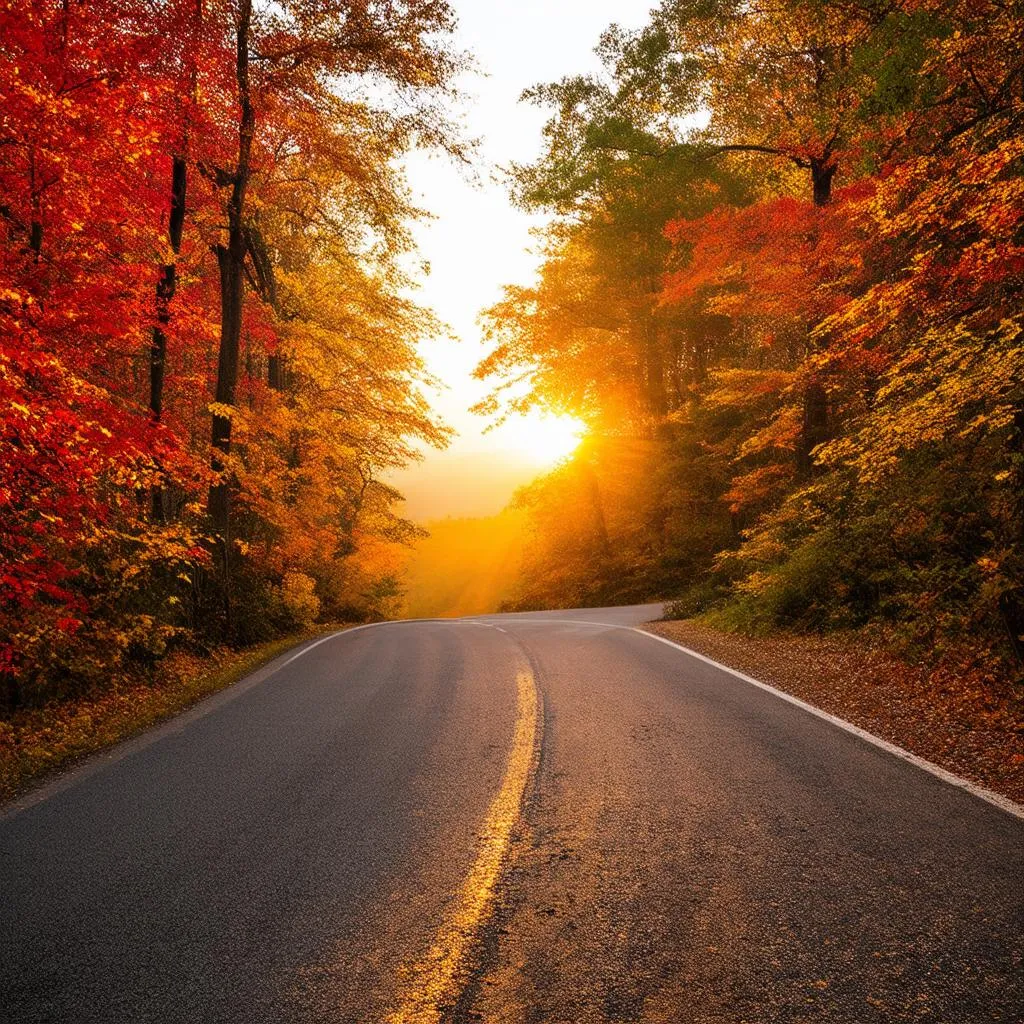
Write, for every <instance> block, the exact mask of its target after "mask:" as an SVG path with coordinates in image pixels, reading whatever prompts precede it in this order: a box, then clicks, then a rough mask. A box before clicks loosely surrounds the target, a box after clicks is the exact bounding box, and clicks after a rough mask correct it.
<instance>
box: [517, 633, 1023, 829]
mask: <svg viewBox="0 0 1024 1024" xmlns="http://www.w3.org/2000/svg"><path fill="white" fill-rule="evenodd" d="M518 621H520V622H522V623H529V622H536V623H544V624H554V623H562V624H564V625H574V626H603V627H604V628H606V629H628V630H630V632H633V633H639V634H640V635H641V636H645V637H648V638H649V639H651V640H657V641H658V642H659V643H663V644H667V645H668V646H669V647H674V648H675V649H676V650H677V651H682V652H683V654H687V655H689V656H690V657H691V658H696V659H697V660H698V661H702V662H704V664H706V665H711V666H712V667H713V668H717V669H718V670H719V671H721V672H726V673H728V674H729V675H731V676H733V677H734V678H736V679H741V680H742V681H743V682H745V683H749V684H750V685H751V686H756V687H757V688H758V689H759V690H764V691H766V692H767V693H771V694H774V695H775V696H776V697H778V698H779V699H780V700H784V701H786V702H787V703H788V704H793V705H795V706H796V707H798V708H801V709H802V710H804V711H806V712H808V713H809V714H812V715H814V716H815V717H816V718H820V719H822V720H823V721H826V722H828V723H829V724H830V725H834V726H835V727H836V728H838V729H842V730H843V731H844V732H848V733H852V734H853V735H854V736H856V737H858V738H859V739H861V740H863V741H864V742H865V743H870V744H871V745H872V746H875V747H878V748H879V749H881V750H884V751H885V752H886V753H887V754H891V755H892V756H893V757H898V758H899V759H900V760H901V761H906V762H908V763H909V764H912V765H914V766H915V767H916V768H920V769H921V770H922V771H925V772H928V774H929V775H934V776H935V777H936V778H938V779H941V780H942V781H943V782H945V783H947V784H949V785H950V786H955V787H956V788H957V789H962V790H966V791H967V792H968V793H970V794H971V795H972V796H975V797H977V798H978V799H979V800H984V801H985V802H986V803H988V804H992V806H994V807H998V808H999V809H1000V810H1001V811H1005V812H1006V813H1007V814H1009V815H1011V816H1012V817H1014V818H1017V819H1019V820H1022V821H1024V806H1022V805H1021V804H1018V803H1017V802H1016V801H1014V800H1011V799H1010V798H1009V797H1007V796H1003V795H1002V794H1001V793H996V792H993V791H992V790H991V789H986V788H985V787H984V786H979V785H978V784H977V783H975V782H971V780H970V779H965V778H963V776H961V775H956V774H954V773H953V772H951V771H948V770H947V769H945V768H942V767H940V766H939V765H937V764H935V763H934V762H933V761H929V760H927V759H926V758H923V757H920V756H919V755H917V754H914V753H911V752H910V751H909V750H905V749H904V748H903V747H899V746H897V745H896V744H895V743H890V742H889V741H888V740H885V739H882V737H881V736H876V735H875V734H874V733H872V732H868V731H867V730H866V729H862V728H861V727H860V726H859V725H854V724H853V723H852V722H848V721H846V719H844V718H838V717H837V716H836V715H832V714H829V712H827V711H823V710H822V709H821V708H818V707H815V706H814V705H813V704H808V703H807V701H805V700H801V699H800V698H799V697H794V696H793V694H791V693H786V691H785V690H779V689H777V688H776V687H774V686H771V685H769V684H768V683H763V682H761V680H760V679H755V678H754V677H753V676H748V675H747V674H746V673H745V672H740V671H738V670H737V669H734V668H730V667H729V666H728V665H723V664H722V663H721V662H720V661H715V659H714V658H709V657H707V656H706V655H703V654H699V653H698V652H697V651H694V650H692V649H691V648H689V647H684V646H683V645H682V644H679V643H676V642H675V640H669V639H668V637H664V636H659V635H658V634H657V633H650V632H648V631H647V630H646V629H639V628H637V627H636V626H623V625H620V624H618V623H614V622H593V621H587V620H584V619H542V618H535V619H528V618H525V617H524V618H523V619H521V620H518Z"/></svg>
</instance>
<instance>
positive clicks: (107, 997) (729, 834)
mask: <svg viewBox="0 0 1024 1024" xmlns="http://www.w3.org/2000/svg"><path fill="white" fill-rule="evenodd" d="M657 613H658V608H657V607H655V606H647V607H639V608H626V609H604V610H594V609H588V610H586V611H578V612H563V613H541V614H537V615H533V614H525V615H505V616H493V617H487V618H482V619H477V620H448V621H421V622H405V623H388V624H384V625H380V626H374V627H368V628H361V629H357V630H350V631H348V632H346V633H342V634H339V635H337V636H335V637H333V638H330V639H327V640H322V641H318V642H316V643H313V644H308V645H306V646H305V647H303V648H300V649H298V650H297V651H296V652H293V653H291V654H289V655H286V656H282V657H281V658H279V659H278V660H277V661H276V662H273V663H271V664H270V665H269V666H267V667H266V668H265V669H263V670H261V671H260V672H258V673H256V674H255V675H254V676H251V677H249V678H248V679H247V680H245V681H244V682H242V683H240V684H238V685H237V686H235V687H233V688H231V689H230V690H227V691H224V692H223V693H222V694H219V695H218V696H216V697H214V698H211V699H210V700H207V701H205V702H204V703H202V704H201V705H199V706H198V707H196V708H195V709H193V710H192V711H190V712H188V713H187V714H185V715H183V716H181V717H179V718H177V719H175V720H174V721H172V722H170V723H168V724H167V725H165V726H162V727H160V728H158V729H156V730H153V731H151V732H149V733H147V734H145V735H144V736H143V737H141V738H139V739H137V740H134V741H132V742H130V743H127V744H124V745H122V746H120V747H118V748H116V749H115V750H114V751H113V752H111V753H110V754H108V755H106V756H104V757H101V758H98V759H96V760H93V761H92V762H90V763H88V764H87V765H85V766H83V767H82V768H81V769H79V770H77V771H76V772H73V773H71V774H69V775H68V776H66V777H64V778H62V779H60V780H58V781H57V782H55V783H53V784H51V785H49V786H47V787H45V788H43V789H41V790H39V791H37V792H35V793H33V794H31V795H30V796H28V797H26V798H24V799H23V800H22V801H20V802H19V803H17V804H15V805H12V806H11V807H9V808H8V809H7V810H6V812H5V813H4V815H3V817H2V818H0V901H2V902H0V1020H3V1021H4V1022H7V1021H10V1022H29V1021H32V1022H37V1021H38V1022H42V1021H46V1022H73V1024H79V1022H81V1024H87V1022H104V1024H128V1022H135V1021H147V1022H148V1021H152V1022H164V1021H166V1022H183V1024H184V1022H188V1024H195V1022H207V1021H209V1022H260V1021H267V1022H274V1024H292V1022H296V1024H298V1022H321V1021H322V1022H325V1024H327V1022H330V1024H339V1022H353V1024H367V1022H381V1024H385V1022H388V1024H394V1022H400V1021H405V1022H409V1024H418V1022H421V1021H441V1020H455V1021H489V1022H544V1024H548V1022H551V1024H589V1022H603V1021H645V1022H652V1024H653V1022H681V1024H685V1022H694V1024H696V1022H730V1024H732V1022H737V1024H738V1022H751V1024H774V1022H797V1021H815V1022H819V1021H823V1022H839V1021H842V1022H851V1024H868V1022H879V1024H881V1022H894V1021H931V1022H965V1024H966V1022H971V1024H973V1022H982V1021H989V1022H991V1021H1001V1022H1007V1024H1010V1022H1019V1021H1021V1020H1022V1019H1024V980H1022V978H1024V972H1022V955H1024V941H1022V937H1021V936H1022V927H1021V926H1022V924H1024V914H1022V909H1024V901H1022V894H1021V891H1022V886H1021V879H1022V878H1024V843H1022V840H1024V821H1022V820H1021V818H1020V817H1018V816H1015V815H1014V814H1012V813H1007V811H1006V810H1004V809H1000V808H998V807H995V806H993V805H992V804H990V803H987V802H985V801H983V800H981V799H979V798H978V797H976V796H974V795H972V794H971V793H969V792H966V791H964V790H963V789H959V788H956V787H955V786H951V785H949V784H948V783H947V782H945V781H943V780H942V779H940V778H937V777H935V776H934V775H932V774H929V773H927V772H925V771H922V770H921V769H920V768H918V767H916V766H914V765H913V764H909V763H907V762H906V761H904V760H900V759H899V758H897V757H894V756H893V755H892V754H890V753H888V752H886V751H885V750H883V749H880V748H879V747H877V746H874V745H872V744H870V743H868V742H865V741H864V740H863V739H861V738H859V737H857V736H855V735H853V734H851V733H850V732H848V731H844V730H842V729H840V728H838V727H836V726H835V725H833V724H831V723H830V722H828V721H825V720H823V719H821V718H819V717H815V716H814V715H812V714H809V713H808V712H807V711H805V710H803V709H801V708H799V707H796V706H794V705H793V704H791V703H787V702H786V701H784V700H781V699H780V698H779V697H778V696H777V695H775V694H773V693H771V692H768V691H766V690H763V689H759V688H757V687H755V686H752V685H751V684H750V683H748V682H744V681H743V680H742V679H740V678H737V677H736V676H734V675H731V674H729V673H727V672H724V671H722V670H721V669H720V668H717V667H715V666H714V665H710V664H708V663H706V662H704V661H701V660H699V659H696V658H693V657H690V656H688V655H687V654H685V653H684V652H682V651H681V650H679V649H676V648H673V647H672V646H670V645H668V644H664V643H660V642H658V641H656V640H655V639H652V638H651V637H650V636H647V635H644V634H641V633H639V632H637V631H635V630H633V629H630V628H628V627H629V626H630V625H633V624H636V623H640V622H642V621H644V620H646V619H650V618H653V617H654V616H655V615H656V614H657Z"/></svg>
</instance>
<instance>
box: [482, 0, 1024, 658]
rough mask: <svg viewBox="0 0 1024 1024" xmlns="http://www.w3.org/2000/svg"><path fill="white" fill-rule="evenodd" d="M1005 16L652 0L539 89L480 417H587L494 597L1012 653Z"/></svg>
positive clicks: (1019, 382)
mask: <svg viewBox="0 0 1024 1024" xmlns="http://www.w3.org/2000/svg"><path fill="white" fill-rule="evenodd" d="M1022 37H1024V20H1022V16H1021V10H1020V8H1019V5H1015V4H1012V3H1001V2H988V0H970V2H967V0H964V2H960V0H895V2H890V0H885V2H881V3H876V2H874V0H863V2H861V0H855V2H853V3H847V2H845V0H844V2H841V3H839V2H834V0H765V2H763V3H756V4H747V3H734V2H731V0H700V2H698V0H663V2H662V3H661V4H660V5H659V6H658V7H657V9H656V10H654V11H653V12H652V14H651V18H650V21H649V23H648V24H647V25H646V27H644V28H643V29H642V30H640V31H638V32H624V31H622V30H620V29H618V28H616V27H614V26H613V27H611V28H609V29H608V31H607V32H606V33H605V34H604V36H603V38H602V40H601V43H600V49H599V54H600V57H601V66H602V72H601V73H600V74H596V75H590V76H576V77H567V78H564V79H562V80H560V81H557V82H553V83H550V84H542V85H538V86H537V87H536V88H534V89H532V90H530V91H529V93H528V94H527V95H526V97H525V99H527V100H528V101H531V102H533V103H536V104H538V105H540V106H541V107H543V108H544V109H546V110H547V111H548V113H549V115H550V118H549V120H548V121H547V124H546V127H545V130H544V147H543V151H542V154H541V156H540V158H539V159H538V160H537V161H535V162H533V163H529V164H523V165H519V166H516V167H514V168H513V170H512V184H513V188H514V194H515V197H516V200H517V202H518V203H520V204H521V205H522V206H524V207H525V208H527V209H529V210H533V211H538V212H544V213H547V214H549V215H550V216H551V220H550V224H549V226H548V227H547V228H546V229H545V230H544V231H543V232H542V233H541V235H540V238H539V244H540V245H541V247H542V251H543V264H542V267H541V270H540V273H539V277H538V279H537V281H536V282H534V283H531V284H528V285H521V284H516V285H510V286H509V287H507V288H506V290H505V294H504V297H503V298H502V300H501V301H500V302H498V303H497V304H495V305H494V306H492V307H491V308H490V309H488V310H486V312H485V313H484V314H483V323H484V327H485V330H486V332H487V336H488V338H489V341H490V344H491V349H490V354H489V355H488V357H487V358H486V359H485V360H484V361H483V362H482V363H481V364H480V366H479V367H478V370H477V374H478V376H479V377H480V378H482V379H484V380H488V381H490V382H491V383H492V384H493V392H492V394H491V398H490V399H489V400H488V401H487V402H485V403H484V404H483V406H482V407H481V411H482V412H484V413H487V414H491V415H495V414H498V415H501V414H507V413H508V412H509V411H516V410H523V409H528V408H531V407H541V408H546V409H551V410H553V411H557V412H563V413H571V414H573V415H575V416H577V417H579V418H580V419H581V420H582V421H583V422H584V423H585V424H586V425H587V432H586V435H585V437H584V440H583V443H582V444H581V445H580V447H579V449H578V450H577V452H576V453H575V455H574V456H573V457H572V458H571V459H569V460H567V461H565V462H563V463H562V464H561V465H560V466H559V467H557V468H556V469H555V470H554V471H553V472H551V473H550V474H548V475H546V476H544V477H542V478H541V479H539V480H537V481H536V482H534V483H533V484H531V485H530V486H528V487H526V488H524V489H523V490H522V491H521V492H520V493H519V494H518V496H517V498H516V502H515V504H516V506H517V507H518V508H519V509H520V510H522V511H523V512H524V514H525V515H526V516H527V519H528V522H529V532H528V541H527V546H526V555H525V564H524V566H523V570H522V572H521V573H520V575H519V578H518V581H517V583H516V586H515V588H514V591H513V594H512V596H511V597H510V598H507V599H506V602H505V604H506V607H508V608H522V609H526V608H543V607H574V606H579V605H596V604H608V603H622V602H628V601H633V600H640V599H647V598H653V597H658V598H670V599H675V603H674V604H673V605H672V607H671V614H673V615H675V616H678V617H686V616H692V615H697V614H703V615H705V616H708V617H710V621H713V622H715V623H717V624H718V625H720V626H723V625H724V626H725V627H727V628H730V629H740V630H743V631H746V632H751V633H755V634H757V633H761V634H764V633H769V632H772V631H776V630H780V629H782V630H797V631H823V630H836V629H861V628H865V627H866V628H869V629H872V628H876V629H881V630H883V631H884V634H885V636H886V637H887V639H888V642H890V643H892V644H893V645H894V646H895V647H897V648H899V649H902V650H905V651H908V652H911V653H913V654H914V656H915V657H918V656H920V655H922V654H924V655H925V656H926V657H928V658H938V659H941V658H943V657H946V656H947V655H948V656H949V657H952V658H960V659H962V660H963V659H966V661H965V663H966V664H968V665H974V666H975V667H978V668H979V669H981V670H982V671H983V672H994V673H1004V672H1010V673H1017V672H1019V667H1020V664H1021V654H1022V646H1021V634H1022V631H1024V545H1022V541H1024V376H1022V370H1024V346H1022V336H1021V332H1022V328H1024V316H1022V313H1024V307H1022V285H1024V219H1022V218H1024V161H1022V155H1024V135H1022V128H1024V50H1022V48H1021V46H1020V40H1021V38H1022ZM569 510H571V511H569Z"/></svg>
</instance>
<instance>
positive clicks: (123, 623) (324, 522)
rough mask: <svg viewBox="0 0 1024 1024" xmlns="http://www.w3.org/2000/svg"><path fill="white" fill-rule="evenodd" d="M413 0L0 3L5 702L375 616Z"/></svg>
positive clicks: (417, 95)
mask: <svg viewBox="0 0 1024 1024" xmlns="http://www.w3.org/2000/svg"><path fill="white" fill-rule="evenodd" d="M452 25H453V20H452V15H451V12H450V11H449V9H448V8H447V6H446V5H445V4H444V3H443V2H437V0H402V2H400V3H397V2H396V3H392V2H384V3H380V2H376V0H365V2H364V0H316V2H305V0H296V2H294V3H293V2H285V3H275V4H272V5H269V4H254V3H253V2H252V0H166V2H163V0H161V2H155V3H154V2H149V0H96V2H93V0H90V2H88V3H83V2H78V0H74V2H67V0H31V2H28V3H26V2H23V0H4V2H3V4H2V5H0V39H2V44H0V105H2V112H3V118H2V122H0V197H2V202H0V232H2V234H0V449H2V456H0V675H2V676H3V687H2V697H3V704H4V706H5V707H6V708H7V709H13V708H18V707H22V706H29V705H33V704H39V703H42V702H45V701H47V700H51V699H54V698H61V697H68V696H73V695H75V694H80V693H85V692H90V691H91V690H93V689H95V688H97V687H100V688H102V687H109V686H110V685H112V684H113V683H114V682H116V681H117V680H118V679H120V678H122V677H128V678H145V677H146V675H147V673H149V672H150V670H151V669H152V667H153V666H154V665H155V664H156V663H158V662H159V661H160V660H161V659H162V658H164V657H165V655H167V653H168V652H169V651H173V650H177V649H191V650H195V651H200V652H201V651H206V650H210V649H212V648H214V647H217V646H220V645H225V644H227V645H230V646H235V647H244V646H245V645H250V644H253V643H256V642H258V641H261V640H267V639H269V638H272V637H275V636H281V635H285V634H288V633H293V632H295V631H296V630H300V629H301V628H303V627H304V626H306V625H308V624H309V623H311V622H313V621H315V620H318V619H319V620H325V621H341V620H347V621H353V620H360V619H366V618H373V617H382V616H386V615H387V614H389V613H390V612H391V611H393V610H394V608H395V607H397V606H396V604H395V600H396V595H397V593H398V584H397V581H396V577H395V571H396V568H397V566H398V565H399V562H398V561H397V560H396V557H395V553H394V552H395V550H396V549H399V548H401V547H402V545H403V544H404V542H405V541H407V540H408V538H409V537H410V536H412V535H414V534H415V533H416V532H417V528H415V527H414V526H413V525H412V524H411V523H409V522H407V521H405V520H404V519H403V518H402V517H401V515H399V514H398V512H397V511H396V501H397V499H398V495H397V494H396V493H395V492H394V491H393V490H392V489H391V488H390V487H388V486H387V485H386V484H385V483H384V482H382V477H383V476H384V475H386V473H387V471H388V470H389V469H391V468H393V467H396V466H400V465H403V464H404V463H405V462H406V461H407V460H408V459H409V458H410V457H411V455H412V453H413V451H414V448H415V446H416V445H418V444H427V445H443V444H444V443H445V439H446V428H445V427H444V426H443V425H442V424H440V423H439V422H438V421H437V419H436V417H435V416H434V415H433V413H432V412H431V410H430V408H429V407H428V405H427V403H426V400H425V399H424V397H423V394H422V391H421V389H420V387H419V385H420V384H421V383H422V381H423V378H424V369H423V363H422V360H421V357H420V354H419V352H418V350H417V344H418V342H419V341H421V340H422V339H425V338H429V337H431V336H432V335H433V334H434V333H435V332H436V331H437V330H438V325H437V323H436V322H435V318H434V316H433V314H431V313H430V312H429V311H428V310H426V309H424V308H421V307H420V306H418V305H417V304H416V303H415V302H413V301H411V300H410V298H409V294H410V288H409V284H410V282H409V278H408V271H407V269H406V265H405V264H404V263H403V259H404V257H405V256H406V254H407V253H408V252H409V250H410V247H411V238H410V230H409V225H410V223H412V222H413V221H414V219H415V218H416V217H417V216H419V211H418V210H417V209H415V208H414V207H413V206H412V204H411V201H410V199H409V192H408V188H407V186H406V183H405V181H404V179H403V175H402V171H401V160H400V158H401V157H402V155H403V154H404V153H406V152H407V151H409V150H410V149H411V148H413V147H426V148H428V149H436V150H441V151H444V152H445V153H447V154H448V156H450V157H451V158H452V159H454V160H462V159H464V153H463V151H462V149H461V143H460V142H459V141H458V139H459V133H458V131H457V130H456V129H455V128H454V127H453V126H452V125H451V124H450V121H449V116H448V114H447V113H446V110H447V107H448V104H447V100H448V97H449V94H450V92H451V89H452V85H451V82H452V79H453V77H454V75H455V74H456V73H457V72H458V71H459V69H460V68H461V67H462V64H463V57H462V56H461V54H460V53H459V52H457V51H456V50H455V49H454V48H453V47H452V46H451V45H450V42H451V41H450V33H451V29H452Z"/></svg>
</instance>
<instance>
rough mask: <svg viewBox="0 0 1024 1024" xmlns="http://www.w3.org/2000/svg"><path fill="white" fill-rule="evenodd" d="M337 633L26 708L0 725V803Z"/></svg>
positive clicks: (179, 661)
mask: <svg viewBox="0 0 1024 1024" xmlns="http://www.w3.org/2000/svg"><path fill="white" fill-rule="evenodd" d="M340 628H343V627H341V626H339V625H337V624H335V625H331V626H321V627H316V628H315V629H311V630H308V631H306V632H304V633H299V634H294V635H292V636H288V637H284V638H282V639H280V640H273V641H270V642H269V643H265V644H259V645H258V646H255V647H250V648H246V649H245V650H242V651H235V650H230V649H228V648H224V649H222V650H217V651H214V652H212V653H211V654H208V655H205V656H200V655H197V654H192V653H184V652H177V653H174V654H171V655H168V657H167V658H165V659H164V660H163V661H162V662H161V663H160V664H159V666H158V667H157V669H156V670H155V672H154V674H153V676H152V677H151V678H149V679H146V680H131V681H127V680H126V681H123V682H119V683H114V684H113V685H111V686H109V687H106V688H104V689H103V690H102V691H98V692H94V693H89V694H84V695H83V696H81V697H77V698H73V699H69V700H64V701H59V702H54V703H51V704H47V705H45V706H43V707H39V708H25V709H22V710H19V711H16V712H14V713H13V714H12V715H9V716H8V717H7V718H5V719H2V720H0V802H2V801H6V800H10V799H11V798H13V797H15V796H17V795H18V794H19V793H21V792H23V791H24V790H25V789H27V788H28V787H29V786H31V785H32V784H33V783H37V782H39V781H41V780H42V779H44V778H45V777H47V776H49V775H52V774H54V773H56V772H59V771H62V770H64V769H67V768H69V767H71V766H72V765H73V764H74V763H75V762H77V761H79V760H81V759H82V758H84V757H86V756H88V755H89V754H94V753H96V752H97V751H100V750H103V749H105V748H106V747H110V746H113V744H115V743H119V742H120V741H121V740H125V739H128V738H129V737H131V736H134V735H136V734H137V733H140V732H142V731H143V730H144V729H148V728H149V727H150V726H152V725H155V724H157V723H158V722H162V721H164V720H165V719H167V718H171V717H172V716H173V715H176V714H179V713H180V712H182V711H184V710H186V709H187V708H189V707H191V706H192V705H193V704H195V703H196V702H197V701H200V700H202V699H203V698H204V697H208V696H209V695H210V694H213V693H216V692H217V691H218V690H223V689H224V688H225V687H228V686H230V685H231V684H232V683H236V682H238V681H239V680H240V679H243V678H244V677H245V676H247V675H249V674H250V673H251V672H254V671H256V669H258V668H260V667H262V666H263V665H265V664H267V662H269V661H271V660H273V659H274V658H276V657H277V656H278V655H279V654H282V653H283V652H284V651H287V650H288V649H289V648H290V647H294V646H295V645H296V644H299V643H301V642H302V641H304V640H309V639H311V638H313V637H315V636H322V635H325V634H327V633H330V632H333V631H335V630H337V629H340Z"/></svg>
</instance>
